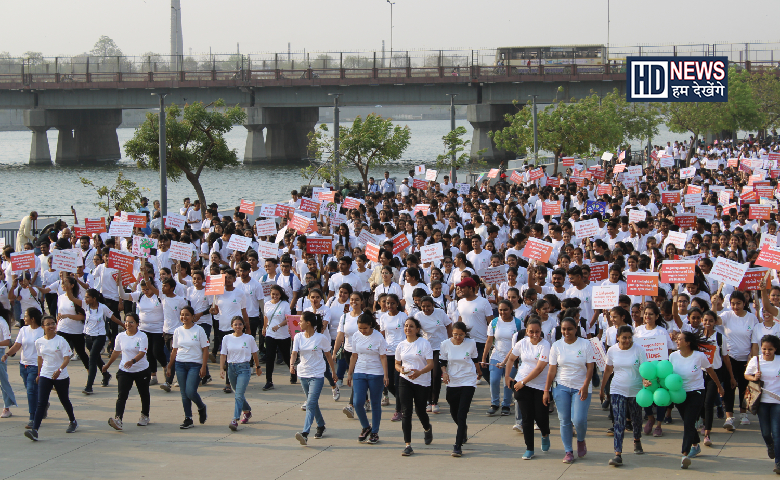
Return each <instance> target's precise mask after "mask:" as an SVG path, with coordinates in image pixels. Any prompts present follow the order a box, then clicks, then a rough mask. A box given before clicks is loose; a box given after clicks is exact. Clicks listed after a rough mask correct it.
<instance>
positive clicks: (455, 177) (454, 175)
mask: <svg viewBox="0 0 780 480" xmlns="http://www.w3.org/2000/svg"><path fill="white" fill-rule="evenodd" d="M446 95H447V96H448V97H450V131H453V130H455V97H457V96H458V94H457V93H447V94H446ZM450 181H451V182H452V183H453V184H454V183H455V182H457V181H458V173H457V170H456V169H455V152H454V151H453V152H452V166H451V167H450Z"/></svg>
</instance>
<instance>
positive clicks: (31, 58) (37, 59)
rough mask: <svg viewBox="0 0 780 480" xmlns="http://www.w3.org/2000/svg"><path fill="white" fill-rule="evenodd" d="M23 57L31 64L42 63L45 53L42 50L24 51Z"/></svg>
mask: <svg viewBox="0 0 780 480" xmlns="http://www.w3.org/2000/svg"><path fill="white" fill-rule="evenodd" d="M23 57H24V58H25V60H27V63H28V64H29V65H40V64H42V63H43V53H41V52H31V51H27V52H24V54H23Z"/></svg>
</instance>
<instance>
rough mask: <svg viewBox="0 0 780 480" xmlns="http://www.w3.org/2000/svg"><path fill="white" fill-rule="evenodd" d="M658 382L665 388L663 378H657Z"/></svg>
mask: <svg viewBox="0 0 780 480" xmlns="http://www.w3.org/2000/svg"><path fill="white" fill-rule="evenodd" d="M658 384H659V385H661V388H666V379H665V378H659V379H658Z"/></svg>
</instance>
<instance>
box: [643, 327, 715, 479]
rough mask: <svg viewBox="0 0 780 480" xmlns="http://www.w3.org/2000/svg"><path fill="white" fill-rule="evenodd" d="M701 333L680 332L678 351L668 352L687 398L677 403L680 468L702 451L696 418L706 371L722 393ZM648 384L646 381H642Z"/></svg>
mask: <svg viewBox="0 0 780 480" xmlns="http://www.w3.org/2000/svg"><path fill="white" fill-rule="evenodd" d="M699 343H700V339H699V336H698V335H696V334H695V333H693V332H680V334H679V335H678V336H677V351H675V352H672V354H671V355H669V361H670V362H672V367H674V373H676V374H677V375H679V376H681V377H682V380H683V390H684V391H685V401H684V402H682V403H678V404H676V405H677V411H678V412H679V413H680V416H681V417H682V419H683V441H682V455H683V457H682V462H681V464H680V467H681V468H688V467H689V466H690V465H691V459H692V458H694V457H695V456H696V455H698V454H699V453H701V447H700V446H699V431H698V429H697V428H696V421H697V420H698V419H699V415H700V414H701V409H702V406H704V375H703V373H704V372H705V371H706V372H707V375H709V376H710V378H711V379H712V381H713V382H716V383H717V388H718V395H720V396H721V397H722V396H723V387H722V386H721V385H720V382H719V381H718V376H717V374H716V373H715V370H714V369H713V368H712V364H710V361H709V360H708V359H707V356H706V355H705V354H703V353H702V352H700V351H699ZM643 383H644V385H645V386H648V384H649V382H648V381H647V380H644V381H643Z"/></svg>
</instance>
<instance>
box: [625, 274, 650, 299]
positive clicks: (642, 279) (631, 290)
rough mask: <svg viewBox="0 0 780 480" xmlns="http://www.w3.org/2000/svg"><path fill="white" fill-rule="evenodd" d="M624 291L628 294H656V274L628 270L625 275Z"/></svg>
mask: <svg viewBox="0 0 780 480" xmlns="http://www.w3.org/2000/svg"><path fill="white" fill-rule="evenodd" d="M626 293H627V294H628V295H650V296H653V297H654V296H656V295H658V274H657V273H652V272H648V273H643V272H629V273H628V274H627V275H626Z"/></svg>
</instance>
